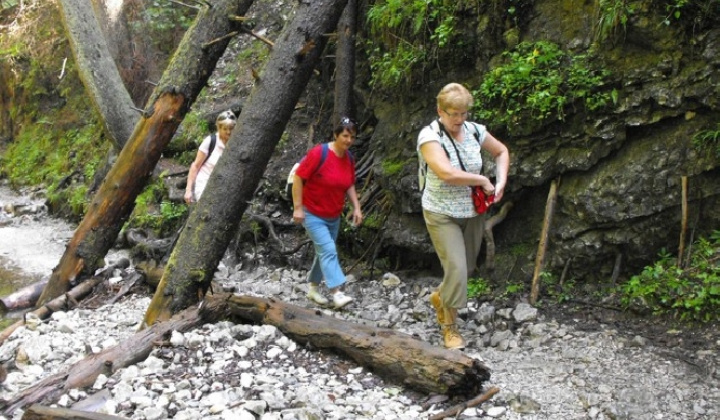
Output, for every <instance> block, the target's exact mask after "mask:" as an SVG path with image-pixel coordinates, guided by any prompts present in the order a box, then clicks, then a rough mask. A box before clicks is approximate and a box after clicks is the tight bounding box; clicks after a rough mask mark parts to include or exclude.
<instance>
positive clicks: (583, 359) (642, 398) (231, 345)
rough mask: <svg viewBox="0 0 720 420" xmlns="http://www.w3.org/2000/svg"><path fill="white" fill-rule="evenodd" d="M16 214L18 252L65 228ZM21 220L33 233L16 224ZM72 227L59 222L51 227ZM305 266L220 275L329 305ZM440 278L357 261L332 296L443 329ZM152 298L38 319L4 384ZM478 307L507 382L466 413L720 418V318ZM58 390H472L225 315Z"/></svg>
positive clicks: (402, 326)
mask: <svg viewBox="0 0 720 420" xmlns="http://www.w3.org/2000/svg"><path fill="white" fill-rule="evenodd" d="M2 193H3V190H2V189H0V194H2ZM11 199H15V198H11ZM4 200H6V201H7V198H4ZM0 203H3V199H2V198H0ZM2 218H4V220H5V222H4V223H3V226H2V227H0V236H2V237H3V238H4V239H3V241H2V242H0V245H2V248H0V255H6V256H10V258H13V257H12V256H13V255H28V254H25V252H23V251H22V250H18V249H17V247H18V246H20V247H21V248H22V246H21V244H23V243H24V242H23V241H22V240H21V239H22V238H24V237H30V233H29V231H32V232H33V234H38V235H40V236H42V235H44V234H47V232H52V231H54V229H48V230H47V231H45V230H43V229H42V228H38V227H37V225H36V224H35V223H36V222H38V221H39V220H40V221H41V220H43V218H42V211H40V212H39V213H38V214H36V216H35V217H30V218H28V217H23V216H14V217H13V216H12V215H10V214H7V213H4V214H3V215H2ZM31 220H32V222H31ZM40 223H41V224H42V223H43V222H40ZM50 223H51V222H49V221H48V224H50ZM52 223H55V222H52ZM8 228H10V229H11V230H6V229H8ZM60 231H63V230H62V229H60ZM8 232H10V233H11V234H12V236H13V238H15V239H17V240H12V239H10V240H8V239H7V238H5V235H6V234H7V233H8ZM24 232H28V233H27V234H26V233H24ZM43 232H46V233H43ZM57 239H58V237H53V236H52V235H51V236H48V241H50V242H52V241H55V240H57ZM8 244H9V246H10V247H11V248H12V250H9V248H6V247H7V246H8ZM121 254H122V253H119V254H117V253H116V254H114V255H121ZM44 255H45V257H46V258H48V259H52V258H53V257H56V258H57V259H59V255H57V256H56V255H52V254H50V253H45V254H44ZM30 259H31V260H32V257H30ZM110 262H111V261H110ZM131 271H132V267H131V268H129V269H128V270H116V272H115V273H114V275H113V277H112V278H111V279H110V280H109V281H110V282H112V283H114V284H115V285H116V286H118V287H119V286H121V285H122V284H123V282H124V281H125V279H126V278H128V277H129V274H131ZM304 276H305V272H303V271H296V270H288V269H284V268H267V267H260V268H258V269H254V270H253V271H251V272H247V271H243V270H241V269H240V267H225V266H222V265H221V267H220V268H219V270H218V272H217V274H216V281H217V282H219V283H220V284H221V285H222V288H224V289H225V290H226V291H236V292H241V293H243V294H251V295H257V296H273V297H275V298H279V299H281V300H283V301H285V302H288V303H293V304H297V305H301V306H307V307H315V305H314V304H312V303H311V302H309V301H308V300H307V299H306V298H305V291H306V283H305V282H304V281H303V279H304ZM438 281H439V280H438V279H437V278H433V277H417V276H412V275H404V274H403V275H396V274H394V273H385V274H384V275H382V276H379V277H378V278H377V279H373V280H362V281H360V280H355V279H353V278H352V277H351V278H349V283H348V286H347V288H346V289H347V290H346V292H347V293H348V294H350V295H351V296H354V297H355V299H356V300H355V301H354V302H353V303H351V304H350V305H349V307H348V308H347V310H343V311H333V310H331V309H328V308H319V309H320V310H322V311H324V312H325V313H326V314H327V315H329V316H336V317H340V318H344V319H349V320H354V321H358V322H365V323H374V324H375V325H377V326H379V327H387V328H393V329H396V330H398V331H401V332H405V333H408V334H413V335H415V336H416V337H417V338H418V339H420V340H425V341H427V342H430V343H434V344H436V345H440V343H441V338H440V334H439V330H438V328H437V325H436V324H435V321H434V313H433V311H432V308H431V307H430V305H429V303H428V302H427V297H428V295H429V292H430V291H431V290H432V287H433V286H434V285H436V284H437V282H438ZM149 299H150V295H149V294H147V293H145V294H143V293H138V294H134V295H130V296H128V297H126V298H124V299H122V300H120V301H119V302H117V303H116V304H114V305H104V306H100V307H99V308H96V309H90V308H82V307H80V308H77V309H74V310H71V311H68V312H61V313H55V314H53V316H52V317H51V318H50V319H48V320H44V321H40V320H33V319H29V321H28V325H27V326H26V327H22V328H19V329H18V330H17V331H16V332H15V333H14V334H13V335H12V336H11V337H10V338H9V339H8V340H6V341H5V342H4V343H3V345H2V346H1V347H0V361H2V362H3V366H4V367H5V368H6V369H7V377H6V378H5V381H4V382H3V384H2V387H1V388H0V398H2V399H4V400H7V399H10V398H12V397H13V396H15V395H17V394H18V393H19V392H21V391H22V390H23V389H25V388H26V387H28V386H31V385H32V384H34V383H36V382H37V381H39V380H41V379H42V378H45V377H47V376H48V375H51V374H53V373H56V372H61V371H63V370H64V369H67V367H68V366H69V365H71V364H73V363H75V362H77V361H79V360H81V359H82V358H84V357H86V355H87V354H89V353H97V352H99V351H101V350H102V349H104V348H108V347H111V346H114V345H116V344H117V343H119V342H121V341H122V340H124V339H125V338H126V337H129V336H130V335H132V334H134V333H135V331H136V329H137V326H138V325H139V323H140V322H141V320H142V318H143V314H144V311H145V309H146V307H147V305H148V303H149ZM463 319H464V322H463V325H461V328H460V329H461V332H462V333H463V335H464V336H465V338H466V340H467V341H468V343H469V345H468V347H467V348H466V349H465V353H466V354H467V355H468V356H470V357H475V358H478V359H480V360H482V361H483V362H484V363H485V364H486V365H487V366H488V367H489V368H490V369H491V371H492V374H491V378H490V380H489V381H488V382H487V384H486V389H489V388H490V387H498V388H499V389H500V392H498V393H497V394H496V395H495V396H494V397H493V398H492V399H491V400H490V401H488V402H486V403H484V404H482V405H480V406H478V407H475V408H469V409H466V410H465V411H464V412H463V413H462V414H461V415H460V416H459V417H458V418H461V419H490V418H500V419H628V420H629V419H641V420H643V419H716V418H720V389H719V384H720V381H719V380H718V379H719V378H720V372H719V371H718V366H719V365H720V360H719V359H718V350H719V349H720V337H719V336H718V333H717V329H713V328H707V327H703V328H699V327H698V328H697V329H679V328H677V327H676V326H672V325H665V324H663V323H660V322H648V321H647V320H637V322H628V321H627V319H625V320H620V319H617V318H611V317H607V316H605V315H603V314H602V313H601V311H599V310H596V309H587V308H585V309H584V310H579V311H571V310H568V308H567V307H559V306H558V307H546V308H543V309H542V310H537V309H535V308H533V307H531V306H530V305H527V304H525V303H522V302H520V303H513V304H492V303H489V302H485V303H482V304H481V303H478V302H473V303H472V304H471V305H470V306H469V308H468V310H467V311H466V312H465V313H463ZM651 321H652V320H651ZM53 402H54V403H56V404H57V405H58V406H62V407H71V408H75V409H82V410H87V411H99V412H104V413H109V414H114V415H117V416H119V417H122V418H128V419H145V420H151V419H169V418H173V419H200V418H202V419H248V420H250V419H262V420H273V419H417V418H427V417H428V416H429V415H431V414H435V413H438V412H440V411H442V410H444V409H447V408H449V407H450V406H452V405H454V404H457V403H459V402H460V401H455V400H447V399H446V398H444V397H443V396H437V395H424V394H419V393H417V392H414V391H412V390H409V389H405V388H403V387H402V386H400V385H398V384H392V383H386V382H385V381H383V380H382V378H379V377H377V376H376V375H373V373H372V372H369V371H368V370H367V369H365V368H364V367H362V366H358V365H357V364H355V363H354V362H352V361H349V360H346V359H343V358H341V357H339V356H337V355H334V354H331V353H323V352H318V351H315V350H313V349H310V348H306V347H302V346H299V345H298V344H297V343H295V342H293V341H292V340H290V339H289V338H288V337H285V336H284V335H283V334H282V333H280V332H279V331H278V330H277V329H275V328H274V327H271V326H252V325H235V324H232V323H230V322H220V323H217V324H213V325H205V326H203V327H202V328H199V329H197V330H195V331H190V332H187V333H184V334H181V333H177V332H176V333H174V334H173V335H172V337H171V338H170V340H169V343H167V344H166V345H164V346H161V347H157V348H156V349H155V350H153V352H152V353H151V355H150V356H149V357H148V359H146V360H145V361H142V362H140V363H138V364H136V365H132V366H129V367H126V368H124V369H121V370H119V371H117V372H115V373H113V374H112V375H109V376H104V375H101V376H100V377H99V378H98V379H97V380H96V382H95V384H94V386H92V387H89V388H87V389H73V390H69V391H68V392H66V393H64V394H63V395H62V396H61V397H60V398H59V399H57V400H56V401H53ZM21 416H22V410H16V411H15V412H14V413H9V414H6V417H4V418H8V419H10V418H13V419H19V418H21Z"/></svg>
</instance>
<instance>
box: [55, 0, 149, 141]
mask: <svg viewBox="0 0 720 420" xmlns="http://www.w3.org/2000/svg"><path fill="white" fill-rule="evenodd" d="M60 5H61V7H60V10H61V12H62V17H63V18H62V21H63V25H64V26H65V32H66V33H67V35H68V39H69V40H70V47H71V48H72V51H73V55H74V57H75V61H76V63H77V67H78V73H79V75H80V80H82V82H83V84H84V85H85V90H86V91H87V93H88V96H89V97H90V100H91V101H92V102H93V104H94V105H95V108H96V109H97V111H98V112H99V113H100V115H102V116H103V120H104V122H105V128H106V129H107V132H108V134H109V135H110V138H111V140H112V141H113V144H114V145H115V148H116V149H117V150H118V151H119V150H120V149H122V148H123V146H124V145H125V143H126V142H127V140H128V139H129V138H130V135H131V134H132V132H133V128H134V127H135V122H136V121H137V119H138V114H137V113H136V112H135V111H133V110H132V108H133V106H134V105H135V104H134V103H133V101H132V99H131V98H130V94H129V93H128V91H127V89H125V85H124V84H123V81H122V78H121V77H120V72H119V71H118V69H117V66H116V65H115V61H113V58H112V55H111V54H110V50H109V48H108V45H107V43H106V42H105V37H104V36H103V33H102V31H101V30H100V25H99V24H98V21H97V19H96V17H95V14H94V13H93V10H94V8H93V5H92V3H91V2H90V0H60Z"/></svg>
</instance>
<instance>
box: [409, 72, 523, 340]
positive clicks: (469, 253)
mask: <svg viewBox="0 0 720 420" xmlns="http://www.w3.org/2000/svg"><path fill="white" fill-rule="evenodd" d="M472 103H473V97H472V94H471V93H470V92H469V91H468V90H467V89H466V88H465V87H464V86H462V85H460V84H458V83H450V84H448V85H446V86H445V87H443V88H442V89H441V90H440V93H439V94H438V96H437V113H438V118H437V120H435V121H433V123H432V124H430V125H428V126H426V127H425V128H423V129H422V130H421V131H420V134H419V135H418V142H417V151H418V158H419V161H420V164H421V165H425V164H426V165H427V171H426V175H425V185H424V189H423V194H422V207H423V217H424V218H425V225H426V226H427V229H428V232H429V234H430V239H431V240H432V243H433V247H434V248H435V252H436V253H437V255H438V257H439V259H440V263H441V264H442V268H443V281H442V283H441V284H440V286H439V287H438V289H437V290H435V291H434V292H433V293H432V294H431V295H430V303H431V304H432V305H433V307H434V308H435V310H436V311H437V320H438V323H439V324H440V326H441V328H442V333H443V340H444V342H445V347H447V348H451V349H457V348H463V347H465V340H464V339H463V338H462V335H460V332H459V331H458V328H457V313H458V309H460V308H464V307H465V306H466V305H467V279H468V274H470V273H472V272H473V271H474V270H475V264H476V260H477V256H478V253H479V252H480V246H481V245H482V238H483V231H484V225H485V214H480V213H478V211H484V209H481V210H476V208H477V207H476V206H475V205H474V203H473V198H472V196H471V188H472V187H474V186H479V187H480V188H481V189H482V190H483V192H484V193H485V194H486V195H487V196H488V197H493V194H494V202H498V201H500V200H501V199H502V196H503V192H504V190H505V184H506V182H507V174H508V168H509V166H510V153H509V152H508V149H507V147H505V145H504V144H503V143H501V142H500V141H499V140H497V139H496V138H495V137H493V136H492V135H491V134H490V133H488V132H487V130H486V129H485V126H484V125H481V124H476V123H473V122H468V121H467V117H468V110H469V109H470V107H471V106H472ZM481 149H482V150H486V151H488V152H489V153H490V155H492V156H493V158H494V160H495V167H496V174H495V185H493V183H492V181H491V180H490V179H489V178H487V177H486V176H484V175H481V169H482V158H481V155H480V151H481ZM490 202H491V201H490Z"/></svg>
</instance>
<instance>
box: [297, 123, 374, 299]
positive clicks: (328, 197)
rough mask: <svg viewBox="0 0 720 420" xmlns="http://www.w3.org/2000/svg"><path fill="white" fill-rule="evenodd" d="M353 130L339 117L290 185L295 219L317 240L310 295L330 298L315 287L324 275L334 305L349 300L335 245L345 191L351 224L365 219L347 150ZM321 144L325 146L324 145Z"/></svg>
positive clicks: (353, 168)
mask: <svg viewBox="0 0 720 420" xmlns="http://www.w3.org/2000/svg"><path fill="white" fill-rule="evenodd" d="M356 134H357V126H356V125H355V123H354V122H353V121H352V120H351V119H350V118H347V117H344V118H342V119H341V120H340V124H339V125H338V126H336V127H335V129H334V130H333V141H331V142H330V143H328V144H327V145H322V144H320V145H317V146H315V147H313V148H312V149H311V150H310V151H309V152H308V153H307V155H305V157H304V158H303V159H302V160H301V161H300V166H298V168H297V171H295V177H294V180H293V186H292V197H293V207H294V210H293V221H294V222H295V223H302V225H303V226H304V227H305V230H306V231H307V233H308V236H310V239H311V240H312V241H313V245H314V246H315V259H314V260H313V264H312V268H311V269H310V273H309V274H308V280H309V281H310V288H309V291H308V298H310V299H311V300H313V301H315V302H316V303H318V304H320V305H327V304H328V299H327V298H325V296H323V295H322V293H320V291H319V290H318V286H319V285H320V282H321V281H322V279H323V277H324V278H325V283H326V285H327V287H328V289H330V291H331V293H332V301H333V305H334V306H335V307H336V308H342V307H343V306H345V305H347V304H348V303H350V302H352V300H353V299H352V298H351V297H350V296H348V295H346V294H344V293H343V292H341V291H340V286H342V285H343V284H344V283H345V274H344V273H343V271H342V268H341V267H340V259H339V257H338V252H337V247H336V245H335V241H336V240H337V236H338V232H339V230H340V215H341V214H342V211H343V208H344V207H345V196H346V195H347V197H348V198H349V199H350V203H351V204H352V206H353V212H352V224H353V226H357V225H359V224H360V223H362V220H363V214H362V211H361V210H360V202H359V201H358V198H357V192H356V191H355V161H354V160H353V158H352V155H351V154H350V151H349V150H348V149H350V146H352V144H353V142H354V141H355V136H356ZM323 148H327V149H326V150H324V151H323Z"/></svg>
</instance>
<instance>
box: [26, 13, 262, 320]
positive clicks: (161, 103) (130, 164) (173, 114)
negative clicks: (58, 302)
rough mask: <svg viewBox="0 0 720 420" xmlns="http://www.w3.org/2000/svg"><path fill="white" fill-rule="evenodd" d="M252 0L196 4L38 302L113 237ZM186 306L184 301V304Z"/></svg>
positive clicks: (88, 264) (97, 260)
mask: <svg viewBox="0 0 720 420" xmlns="http://www.w3.org/2000/svg"><path fill="white" fill-rule="evenodd" d="M251 5H252V0H217V1H214V2H213V3H212V5H210V4H209V3H208V7H204V8H202V9H201V10H200V11H199V12H198V15H197V18H196V19H195V22H194V24H193V26H192V27H191V28H190V29H189V30H188V31H187V33H186V34H185V36H184V37H183V40H182V42H181V43H180V45H179V47H178V50H177V52H176V53H175V55H174V56H173V59H172V61H171V62H170V64H169V65H168V68H167V70H166V71H165V73H164V74H163V77H162V79H161V80H160V83H159V84H158V87H157V88H156V89H155V91H154V93H153V95H152V97H151V98H150V99H149V100H148V106H147V108H146V110H145V111H144V113H143V116H142V118H141V119H140V121H139V122H138V123H137V124H136V126H135V129H134V131H133V133H132V135H131V136H130V139H129V140H128V141H127V143H126V144H125V146H124V147H123V149H122V151H121V152H120V156H119V157H118V160H117V162H116V163H115V165H114V166H113V168H112V169H111V170H110V172H109V173H108V174H107V176H106V177H105V180H104V181H103V183H102V185H101V186H100V189H99V190H98V192H97V193H96V194H95V196H94V197H93V200H92V202H91V203H90V206H89V207H88V211H87V213H86V215H85V217H84V218H83V220H82V222H81V223H80V225H79V226H78V228H77V229H76V230H75V234H74V235H73V237H72V239H71V240H70V242H69V243H68V245H67V248H66V249H65V253H64V254H63V256H62V258H61V259H60V263H59V264H58V265H57V267H55V269H54V270H53V273H52V275H51V277H50V281H49V282H48V285H47V286H46V287H45V290H43V293H42V295H41V296H40V299H39V301H38V304H40V305H42V304H44V303H45V302H48V301H50V300H52V299H54V298H55V297H57V296H60V295H62V294H63V293H65V291H67V290H68V289H69V287H70V283H71V282H72V281H73V280H76V279H82V277H83V276H87V275H92V273H93V272H94V271H95V269H96V268H98V267H99V266H100V264H101V263H102V261H103V258H104V257H105V255H106V254H107V252H108V250H109V249H110V248H111V247H112V245H113V244H114V243H115V240H116V239H117V235H118V233H119V232H120V229H121V228H122V226H123V223H124V222H125V220H127V218H128V217H129V216H130V213H131V212H132V209H133V207H134V205H135V199H136V198H137V196H138V195H139V194H140V193H141V192H142V190H143V188H144V187H145V184H146V183H147V180H148V179H149V177H150V176H151V175H152V172H153V169H154V168H155V165H156V164H157V162H158V160H160V156H161V154H162V152H163V150H164V149H165V146H166V145H167V144H168V143H169V142H170V140H171V138H172V136H173V134H175V131H176V130H177V127H178V126H179V125H180V123H181V122H182V120H183V117H184V116H185V114H186V113H187V111H188V109H189V108H190V105H191V104H192V103H193V102H194V101H195V99H196V98H197V96H198V94H199V93H200V91H201V90H202V88H204V87H205V85H206V83H207V80H208V78H209V77H210V75H211V74H212V71H213V69H214V68H215V65H216V64H217V61H218V60H219V59H220V57H222V55H223V53H224V52H225V49H226V47H227V44H228V43H229V42H230V37H227V36H226V35H228V34H229V33H231V32H233V30H235V29H237V28H239V25H240V24H239V23H238V22H236V21H235V20H232V19H230V18H229V17H230V16H234V15H242V14H244V13H245V12H246V11H247V10H248V9H249V8H250V6H251ZM186 307H187V306H186Z"/></svg>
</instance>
